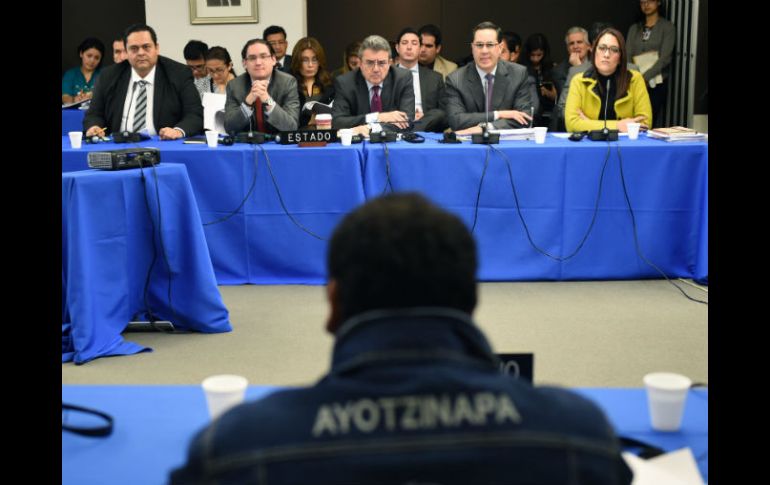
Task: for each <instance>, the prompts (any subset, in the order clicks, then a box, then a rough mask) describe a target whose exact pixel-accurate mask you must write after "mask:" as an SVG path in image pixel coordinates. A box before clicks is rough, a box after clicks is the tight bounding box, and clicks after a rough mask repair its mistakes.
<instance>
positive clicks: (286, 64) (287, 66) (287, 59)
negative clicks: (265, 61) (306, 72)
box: [275, 54, 291, 74]
mask: <svg viewBox="0 0 770 485" xmlns="http://www.w3.org/2000/svg"><path fill="white" fill-rule="evenodd" d="M275 67H276V70H279V71H283V72H285V73H289V74H291V56H290V55H289V54H286V55H285V56H283V66H281V68H280V69H278V66H277V65H276V66H275Z"/></svg>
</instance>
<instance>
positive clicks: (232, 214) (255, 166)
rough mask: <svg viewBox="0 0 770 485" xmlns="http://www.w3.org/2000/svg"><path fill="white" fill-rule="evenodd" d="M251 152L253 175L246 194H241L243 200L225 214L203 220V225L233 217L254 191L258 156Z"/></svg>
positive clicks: (217, 222)
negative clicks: (207, 220)
mask: <svg viewBox="0 0 770 485" xmlns="http://www.w3.org/2000/svg"><path fill="white" fill-rule="evenodd" d="M252 154H253V160H254V176H253V177H252V178H251V185H250V186H249V190H248V191H246V195H245V196H243V200H241V202H240V204H238V207H236V208H235V209H233V210H232V211H231V212H229V213H228V214H225V215H224V216H222V217H220V218H219V219H214V220H213V221H210V222H204V223H203V226H204V227H205V226H213V225H214V224H219V223H220V222H225V221H226V220H228V219H230V218H231V217H233V216H234V215H235V214H237V213H238V212H240V210H241V208H242V207H243V206H244V205H245V204H246V201H247V200H249V197H251V194H252V192H254V187H256V186H257V171H258V169H259V156H258V153H257V151H256V150H253V151H252Z"/></svg>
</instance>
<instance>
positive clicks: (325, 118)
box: [315, 113, 332, 130]
mask: <svg viewBox="0 0 770 485" xmlns="http://www.w3.org/2000/svg"><path fill="white" fill-rule="evenodd" d="M315 126H316V128H318V129H319V130H331V129H332V115H330V114H328V113H322V114H319V115H316V116H315Z"/></svg>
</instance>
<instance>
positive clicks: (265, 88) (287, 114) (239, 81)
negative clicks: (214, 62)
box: [225, 39, 299, 133]
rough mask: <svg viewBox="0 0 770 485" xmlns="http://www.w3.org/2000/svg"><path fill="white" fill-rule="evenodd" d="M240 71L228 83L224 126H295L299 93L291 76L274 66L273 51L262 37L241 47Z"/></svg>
mask: <svg viewBox="0 0 770 485" xmlns="http://www.w3.org/2000/svg"><path fill="white" fill-rule="evenodd" d="M241 58H242V59H243V68H244V69H245V70H246V72H244V73H243V74H241V75H240V76H238V77H236V78H235V79H233V80H232V81H230V82H229V83H228V84H227V101H225V130H226V131H227V132H228V133H236V132H239V131H246V130H249V131H251V130H257V131H261V132H264V133H277V132H279V131H292V130H296V129H297V127H298V125H299V93H298V91H297V81H296V79H294V76H291V75H289V74H286V73H285V72H281V71H279V70H278V69H273V68H274V67H275V51H273V47H272V46H271V45H270V44H268V43H267V41H265V40H262V39H251V40H250V41H248V42H246V45H244V46H243V49H242V50H241Z"/></svg>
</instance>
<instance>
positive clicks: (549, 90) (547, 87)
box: [521, 34, 558, 126]
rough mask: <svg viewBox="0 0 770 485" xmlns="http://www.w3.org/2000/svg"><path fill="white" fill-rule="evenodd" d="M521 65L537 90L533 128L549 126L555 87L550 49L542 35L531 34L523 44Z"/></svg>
mask: <svg viewBox="0 0 770 485" xmlns="http://www.w3.org/2000/svg"><path fill="white" fill-rule="evenodd" d="M521 57H522V61H523V62H522V64H524V66H526V67H527V73H528V74H529V75H530V76H532V79H533V80H534V83H535V87H536V89H537V100H538V104H539V110H536V111H535V121H534V123H533V124H534V126H549V125H550V123H551V115H552V113H553V107H554V104H556V97H557V96H558V93H557V92H556V87H555V86H554V83H553V67H554V64H553V61H551V47H550V45H549V44H548V39H547V38H546V37H545V35H543V34H532V35H530V36H529V37H527V40H526V42H524V49H523V55H522V56H521Z"/></svg>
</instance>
